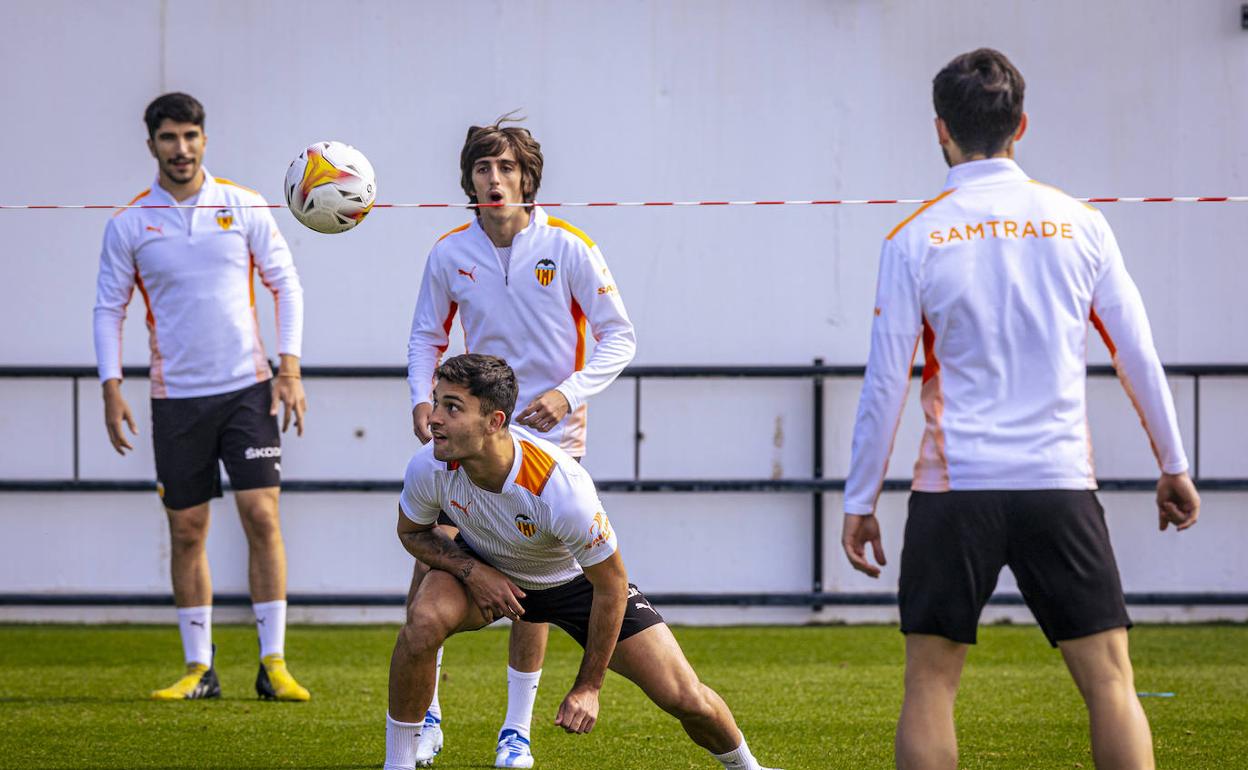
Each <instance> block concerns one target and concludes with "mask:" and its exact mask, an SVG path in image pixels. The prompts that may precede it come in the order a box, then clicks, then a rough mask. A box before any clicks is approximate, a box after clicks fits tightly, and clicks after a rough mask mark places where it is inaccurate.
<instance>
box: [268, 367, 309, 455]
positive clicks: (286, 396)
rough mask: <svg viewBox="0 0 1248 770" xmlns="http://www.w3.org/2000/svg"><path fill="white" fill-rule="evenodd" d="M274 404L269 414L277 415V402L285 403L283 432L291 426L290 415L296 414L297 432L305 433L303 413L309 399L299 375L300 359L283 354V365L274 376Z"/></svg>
mask: <svg viewBox="0 0 1248 770" xmlns="http://www.w3.org/2000/svg"><path fill="white" fill-rule="evenodd" d="M273 380H274V382H273V404H272V406H270V407H269V414H270V415H273V416H274V417H276V416H277V404H278V402H279V401H280V402H281V403H282V404H283V405H285V407H286V409H285V414H284V415H283V416H282V433H285V432H286V429H287V428H289V427H290V415H291V412H294V415H295V433H297V434H298V435H300V436H302V435H303V415H304V413H305V412H307V411H308V399H307V398H306V397H305V396H304V394H303V379H302V378H301V377H300V375H299V359H298V358H296V357H294V356H292V355H288V354H283V355H282V365H281V366H280V367H279V368H278V370H277V376H276V377H274V378H273Z"/></svg>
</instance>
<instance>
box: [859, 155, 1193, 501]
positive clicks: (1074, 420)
mask: <svg viewBox="0 0 1248 770" xmlns="http://www.w3.org/2000/svg"><path fill="white" fill-rule="evenodd" d="M945 187H946V189H945V191H944V192H943V193H941V194H940V195H939V196H937V197H936V198H935V199H934V200H932V201H930V202H928V203H927V204H925V205H923V206H922V207H921V208H919V210H918V211H916V212H915V213H914V214H913V215H911V216H910V217H909V218H908V219H906V220H905V221H903V222H902V223H901V224H899V225H897V227H896V228H894V230H893V231H892V232H891V233H889V235H888V237H887V238H886V239H885V241H884V247H883V249H882V251H881V254H880V274H879V285H878V287H877V290H876V307H875V320H874V323H873V325H872V329H871V353H870V356H869V358H868V361H867V373H866V379H865V381H864V382H863V387H862V398H861V400H860V401H859V403H858V417H857V422H856V424H855V425H854V439H853V455H852V460H851V463H850V472H849V478H848V479H847V480H846V486H845V512H846V513H852V514H868V513H872V512H873V511H874V510H875V504H876V499H877V498H878V496H879V492H880V487H881V484H882V483H883V481H884V476H885V473H886V471H887V469H888V458H889V454H890V453H891V451H892V445H893V437H894V435H895V433H896V430H897V425H898V421H899V420H900V418H901V411H902V408H903V407H904V405H905V400H906V392H907V390H908V388H909V385H910V371H911V367H912V365H913V362H914V358H915V354H916V353H917V351H918V344H919V342H920V340H921V341H922V342H923V352H924V361H925V364H924V370H923V378H922V381H923V390H922V402H923V411H924V414H925V416H926V422H927V427H926V429H925V431H924V435H923V442H922V445H921V448H920V450H919V458H918V461H917V462H916V463H915V466H914V481H913V484H912V487H911V488H912V489H914V490H917V491H923V492H943V491H947V490H963V489H1095V488H1096V477H1095V472H1094V467H1093V462H1092V442H1091V436H1090V434H1089V430H1088V420H1087V404H1086V401H1087V397H1086V392H1085V391H1086V383H1085V379H1086V367H1087V342H1088V323H1089V321H1091V323H1092V325H1093V326H1095V327H1096V329H1097V330H1098V331H1099V332H1100V335H1101V337H1102V338H1103V339H1104V341H1105V344H1106V345H1107V346H1108V348H1109V351H1110V354H1111V355H1112V356H1113V362H1114V366H1115V368H1116V369H1117V371H1118V376H1119V378H1120V379H1121V380H1122V384H1123V387H1124V388H1125V389H1126V391H1127V395H1128V396H1129V397H1130V398H1131V401H1132V403H1133V404H1134V405H1135V408H1136V410H1137V411H1138V412H1139V415H1140V419H1141V422H1142V423H1143V425H1144V428H1145V430H1146V431H1147V433H1148V438H1149V441H1150V442H1151V443H1152V447H1153V452H1154V454H1155V455H1156V456H1157V462H1158V465H1159V466H1160V468H1161V470H1162V471H1164V472H1166V473H1180V472H1182V471H1185V470H1187V456H1186V455H1185V454H1184V452H1183V445H1182V441H1181V439H1180V436H1179V428H1178V423H1177V421H1176V420H1175V413H1174V402H1173V399H1172V398H1171V395H1170V390H1169V388H1168V387H1167V385H1166V378H1165V374H1164V372H1163V370H1162V367H1161V362H1160V361H1159V360H1158V357H1157V351H1156V349H1155V348H1154V346H1153V338H1152V332H1151V331H1150V329H1149V324H1148V317H1147V316H1146V315H1145V312H1144V304H1143V302H1142V301H1141V299H1140V294H1139V291H1138V289H1137V288H1136V286H1135V283H1134V282H1133V281H1132V280H1131V276H1129V275H1128V274H1127V270H1126V267H1125V266H1124V264H1123V259H1122V254H1121V252H1120V251H1119V250H1118V244H1117V242H1116V241H1115V240H1114V234H1113V232H1111V231H1110V228H1109V224H1108V223H1107V222H1106V221H1105V217H1104V216H1103V215H1102V214H1101V213H1100V212H1099V211H1097V210H1096V209H1094V208H1092V207H1091V206H1087V205H1085V204H1083V203H1080V202H1078V201H1076V200H1074V199H1073V198H1071V197H1069V196H1067V195H1066V194H1065V193H1062V192H1061V191H1059V190H1056V189H1054V188H1052V187H1048V186H1046V185H1043V184H1040V183H1038V182H1035V181H1033V180H1031V179H1029V178H1028V177H1027V175H1026V174H1024V173H1023V171H1022V169H1020V168H1019V167H1018V165H1017V164H1015V163H1014V161H1012V160H1008V159H997V158H994V159H989V160H981V161H973V162H969V163H963V164H960V165H958V166H955V167H954V168H952V169H951V170H950V171H949V177H948V180H947V183H946V186H945Z"/></svg>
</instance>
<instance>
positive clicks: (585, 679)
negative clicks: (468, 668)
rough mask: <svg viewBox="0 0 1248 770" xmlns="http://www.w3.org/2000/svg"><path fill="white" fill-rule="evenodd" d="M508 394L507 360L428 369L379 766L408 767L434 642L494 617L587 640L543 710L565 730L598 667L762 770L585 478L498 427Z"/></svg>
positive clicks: (587, 701)
mask: <svg viewBox="0 0 1248 770" xmlns="http://www.w3.org/2000/svg"><path fill="white" fill-rule="evenodd" d="M517 391H518V386H517V384H516V377H515V374H514V373H513V372H512V370H511V367H509V366H508V365H507V363H506V362H505V361H503V360H502V359H500V358H496V357H494V356H485V355H480V354H475V353H474V354H465V355H461V356H456V357H454V358H451V359H449V360H447V361H446V363H444V364H442V366H440V367H439V368H438V370H437V384H436V387H435V388H434V392H433V410H432V412H431V413H430V417H429V429H430V432H431V433H432V434H433V440H432V441H431V442H430V443H429V444H426V445H425V446H424V447H422V448H421V449H420V450H419V451H418V452H417V453H416V455H415V456H413V457H412V460H411V462H410V463H408V466H407V474H406V477H405V479H404V484H403V493H402V496H401V497H400V498H399V517H398V518H399V523H398V533H399V539H400V540H401V541H402V543H403V546H404V547H405V548H406V549H407V550H408V552H410V553H411V554H412V555H413V556H415V557H416V558H417V559H420V560H421V561H422V562H424V563H425V564H428V565H429V566H430V567H431V569H430V571H429V574H428V575H426V576H425V579H424V580H423V581H421V584H420V588H419V589H418V590H417V592H416V595H415V596H414V597H413V598H412V601H411V604H410V605H409V607H408V612H407V622H406V623H405V625H404V626H403V628H402V630H401V631H400V632H399V637H398V640H397V641H396V642H395V647H394V655H393V657H392V658H391V662H390V702H389V711H388V712H387V716H386V762H385V770H410V768H412V767H414V766H415V761H416V754H415V752H416V742H417V740H418V738H419V734H420V731H421V728H422V724H423V723H422V717H423V715H424V713H425V710H426V708H428V704H429V701H430V699H431V698H432V697H433V689H434V678H435V677H436V676H437V662H436V660H437V651H438V649H439V648H440V647H441V645H442V642H443V641H444V640H445V639H446V638H447V637H448V636H450V635H451V634H455V633H461V632H465V631H475V630H477V629H479V628H483V627H485V626H487V625H489V624H490V623H492V622H493V621H495V620H497V619H499V618H501V617H506V618H509V619H511V620H512V621H513V622H519V623H523V622H539V623H554V624H555V625H557V626H559V627H560V628H562V629H564V630H565V631H567V632H568V633H569V634H570V635H571V636H572V637H573V638H574V639H576V640H577V642H578V643H580V645H581V646H582V647H584V648H585V653H584V656H583V657H582V659H581V666H580V670H579V671H578V673H577V676H576V681H575V683H574V684H573V685H572V688H571V690H570V691H569V692H568V695H567V697H565V698H564V700H563V702H562V703H561V704H560V706H559V712H558V715H557V716H556V718H555V724H556V725H559V726H561V727H563V728H564V730H566V731H568V732H569V733H587V732H589V731H590V730H592V729H593V727H594V724H595V723H596V722H597V719H598V709H599V703H598V701H599V692H600V690H601V689H602V684H603V679H604V677H605V676H606V672H607V667H608V665H609V666H610V667H611V669H612V670H614V671H615V672H617V673H619V674H620V675H622V676H624V677H626V678H628V679H630V680H631V681H633V682H634V683H635V684H636V685H637V686H638V687H640V688H641V689H642V691H643V692H645V693H646V695H647V696H648V697H649V698H650V699H651V700H652V701H654V702H655V704H657V705H658V706H659V707H660V708H662V709H663V710H664V711H666V712H668V713H669V714H671V715H672V716H674V717H676V718H677V719H678V720H680V724H681V727H683V728H684V729H685V732H686V733H688V735H689V737H690V738H691V739H692V740H693V741H694V743H697V744H698V745H699V746H701V747H702V748H704V749H706V750H707V751H709V752H710V753H711V754H712V755H714V756H715V758H716V759H717V760H718V761H719V762H720V764H721V765H722V766H723V767H725V768H730V770H762V769H761V768H760V767H759V764H758V762H757V760H755V759H754V757H753V756H752V755H751V753H750V750H749V748H748V747H747V746H746V743H745V738H744V737H743V736H742V734H741V731H740V730H738V729H737V725H736V721H735V720H734V719H733V716H732V713H731V712H730V711H729V710H728V706H727V705H725V703H724V701H723V699H721V698H720V697H719V695H717V694H716V693H715V692H714V691H713V690H711V689H710V688H709V687H707V686H706V685H704V684H702V683H701V682H700V681H699V680H698V676H697V674H696V673H694V671H693V668H692V667H691V666H690V665H689V662H688V661H687V660H686V659H685V656H684V653H683V652H682V651H681V649H680V645H678V644H677V642H676V639H675V637H673V636H672V633H671V630H670V629H668V627H667V625H666V624H665V623H664V622H663V618H662V617H661V616H660V615H659V613H658V611H657V610H655V609H654V607H652V606H651V605H650V602H649V601H647V600H646V597H645V595H643V594H642V593H641V591H639V590H638V589H637V587H636V586H634V585H632V584H630V583H629V582H628V573H627V571H626V570H625V568H624V561H623V559H622V558H621V556H620V551H619V543H618V540H617V538H616V535H615V532H614V531H613V530H612V528H611V522H610V520H609V519H608V517H607V514H606V511H605V510H604V508H603V506H602V502H601V501H600V500H599V499H598V493H597V490H596V489H595V488H594V482H593V480H592V479H591V478H590V476H589V473H588V472H587V471H586V470H585V469H584V468H582V467H581V466H580V464H579V463H577V462H576V460H574V459H573V458H572V457H570V456H569V455H567V454H566V453H565V452H563V451H562V450H560V449H559V448H558V447H556V446H555V445H554V444H552V443H550V442H548V441H545V440H543V439H540V438H538V437H537V436H536V434H533V433H530V432H529V431H527V430H526V429H524V428H520V427H515V426H512V425H510V423H511V411H512V408H513V405H514V404H515V403H516V397H517ZM443 512H445V513H447V514H448V515H449V516H450V517H451V519H452V520H453V522H454V523H455V525H456V526H457V527H458V528H459V533H458V535H457V536H456V538H455V539H454V540H452V539H451V538H450V537H448V536H447V534H446V532H445V530H444V529H443V528H441V527H438V526H437V520H438V517H439V515H441V513H443Z"/></svg>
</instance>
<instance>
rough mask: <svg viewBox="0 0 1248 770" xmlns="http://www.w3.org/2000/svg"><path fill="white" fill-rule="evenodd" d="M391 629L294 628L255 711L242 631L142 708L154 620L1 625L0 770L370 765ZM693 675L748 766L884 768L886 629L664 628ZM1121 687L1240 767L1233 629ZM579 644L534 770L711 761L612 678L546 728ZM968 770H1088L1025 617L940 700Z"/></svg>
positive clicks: (157, 678)
mask: <svg viewBox="0 0 1248 770" xmlns="http://www.w3.org/2000/svg"><path fill="white" fill-rule="evenodd" d="M395 631H396V629H395V627H393V626H389V627H386V626H368V627H341V626H329V627H313V626H295V627H292V628H291V629H290V631H289V635H288V639H287V650H288V653H289V660H290V666H291V670H292V672H293V673H294V674H295V676H296V677H297V678H298V679H299V680H300V681H301V682H302V683H303V684H305V685H306V686H308V687H309V688H310V689H311V690H312V694H313V699H312V702H311V703H306V704H288V703H265V702H260V701H257V700H256V698H255V696H254V691H253V689H252V682H253V680H254V678H255V674H256V667H257V661H256V652H255V650H256V641H255V634H254V632H253V631H252V629H251V628H250V627H245V626H218V627H217V628H216V629H215V637H216V642H217V645H218V658H217V671H218V673H219V674H220V678H221V686H222V690H223V695H222V699H221V700H219V701H206V702H205V701H198V702H185V703H155V702H151V701H148V700H146V699H145V698H146V695H147V693H148V692H149V691H150V690H152V689H154V688H156V687H161V686H165V685H167V684H169V683H170V682H172V681H173V680H174V678H175V677H176V675H177V674H178V673H179V672H180V670H181V646H180V644H179V642H178V636H177V631H176V629H175V628H173V627H144V626H109V627H86V626H24V625H6V626H0V768H271V767H300V768H335V769H336V768H378V767H380V766H381V763H382V759H383V758H384V753H385V746H384V739H383V736H384V729H385V728H384V719H385V708H386V672H387V666H388V663H389V657H390V650H391V647H392V645H393V642H394V637H395ZM676 635H677V638H678V639H679V640H680V642H681V644H682V645H683V646H684V648H685V651H686V653H687V654H688V656H689V658H690V660H691V661H692V662H693V665H694V667H695V668H696V669H697V670H698V672H699V674H700V675H701V676H702V678H703V680H704V681H706V682H707V683H708V684H710V685H711V686H712V687H714V688H715V689H716V690H718V691H719V692H720V694H721V695H723V696H724V698H725V700H727V701H728V704H729V705H730V706H731V707H732V708H733V711H734V712H735V714H736V717H737V720H738V722H739V724H740V725H741V727H742V729H743V730H744V732H745V735H746V736H747V738H748V739H749V742H750V746H751V747H752V748H753V750H754V753H755V754H756V755H757V756H758V757H759V759H760V760H762V761H763V762H764V763H766V764H768V765H770V766H772V767H781V768H787V770H803V769H805V768H839V767H845V768H885V767H890V766H891V764H892V734H893V726H894V722H895V719H896V717H897V712H898V709H899V707H900V703H901V686H902V681H901V676H902V666H901V661H902V637H901V634H899V633H898V632H897V630H896V628H894V627H882V626H823V627H802V628H677V629H676ZM1131 644H1132V657H1133V660H1134V661H1135V666H1136V684H1137V686H1138V689H1139V690H1141V691H1148V692H1173V693H1174V697H1169V698H1158V697H1146V698H1144V699H1143V702H1144V708H1145V710H1146V711H1147V712H1148V716H1149V720H1150V722H1151V723H1152V728H1153V735H1154V743H1155V745H1156V751H1157V760H1158V766H1159V767H1173V768H1187V769H1191V768H1227V767H1244V766H1245V764H1244V763H1245V762H1246V760H1245V757H1248V655H1245V651H1248V626H1242V625H1210V626H1142V627H1139V628H1136V629H1135V630H1133V631H1132V632H1131ZM506 649H507V635H506V633H504V632H503V631H501V630H486V631H480V632H477V633H474V634H466V635H463V636H458V637H455V638H453V639H452V640H451V641H450V643H449V644H448V645H447V648H446V656H445V663H446V665H445V668H444V674H445V677H444V680H443V684H442V704H443V712H444V718H445V730H446V740H447V743H446V748H445V750H444V751H443V752H442V755H441V756H440V757H439V758H438V760H437V762H436V763H435V767H440V768H448V769H449V768H478V767H489V766H490V764H491V763H492V761H493V746H494V736H495V733H496V731H497V729H498V726H499V724H500V722H501V721H502V717H503V712H504V709H505V701H506V687H505V668H504V666H505V656H506ZM579 661H580V648H579V647H577V646H576V645H575V644H574V643H573V642H572V641H571V640H570V639H569V638H568V637H567V636H566V635H564V634H563V633H562V632H560V631H558V630H552V632H551V644H550V652H549V654H548V656H547V659H546V668H545V673H544V675H543V677H542V687H541V691H540V693H539V697H538V702H537V708H536V710H535V713H534V734H533V745H534V752H535V755H536V757H537V767H538V768H539V769H542V770H562V769H567V770H572V769H575V770H583V769H586V768H591V769H597V768H634V769H636V768H654V769H655V770H676V769H679V768H704V769H705V770H713V769H714V768H715V767H716V766H717V765H716V764H715V762H714V760H712V759H711V758H710V757H709V756H708V755H707V754H706V753H705V752H703V751H702V750H700V749H698V748H697V747H695V746H694V745H693V744H692V743H690V742H689V741H688V740H687V739H686V738H685V736H684V733H683V732H682V731H681V729H680V727H679V725H678V724H677V723H676V722H675V720H673V719H671V718H669V717H667V716H666V715H664V714H662V713H661V712H659V710H658V709H657V708H655V707H653V706H652V705H651V704H650V703H649V702H648V701H646V700H645V698H644V697H643V696H642V695H641V693H640V691H638V690H637V688H635V687H634V686H633V685H632V684H630V683H628V682H627V681H625V680H623V679H621V678H620V677H618V676H615V675H614V674H612V675H610V678H609V679H608V681H607V684H606V687H605V688H604V690H603V697H602V712H601V716H600V721H599V723H598V726H597V727H596V728H595V729H594V731H593V732H592V733H591V734H589V735H586V736H570V735H566V734H564V733H563V732H562V731H560V730H558V729H557V728H555V727H554V726H553V724H552V722H553V720H554V715H555V710H556V708H557V707H558V704H559V701H560V699H561V698H562V697H563V695H564V694H565V692H566V688H567V687H568V686H569V685H570V684H571V682H572V678H573V676H574V674H575V671H576V667H577V665H578V663H579ZM958 735H959V740H960V744H961V755H962V765H963V766H964V767H967V768H1024V767H1025V768H1048V767H1054V768H1078V767H1085V768H1091V767H1092V761H1091V753H1090V751H1089V748H1088V739H1087V727H1086V722H1085V716H1084V712H1083V708H1082V705H1081V701H1080V700H1079V696H1078V693H1077V692H1076V691H1075V687H1074V685H1073V684H1072V683H1071V681H1070V679H1069V677H1068V676H1067V675H1066V673H1065V669H1064V668H1063V666H1062V663H1061V659H1060V656H1059V655H1058V653H1057V652H1056V651H1054V650H1051V649H1050V648H1049V647H1048V645H1047V644H1046V643H1045V641H1044V639H1043V637H1042V636H1041V634H1040V632H1039V631H1038V630H1036V629H1035V628H1034V627H1027V626H991V627H986V628H984V629H982V631H981V634H980V644H979V645H978V646H977V647H976V648H974V649H972V651H971V654H970V657H969V660H968V664H967V669H966V673H965V675H964V678H963V684H962V690H961V695H960V697H959V701H958Z"/></svg>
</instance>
